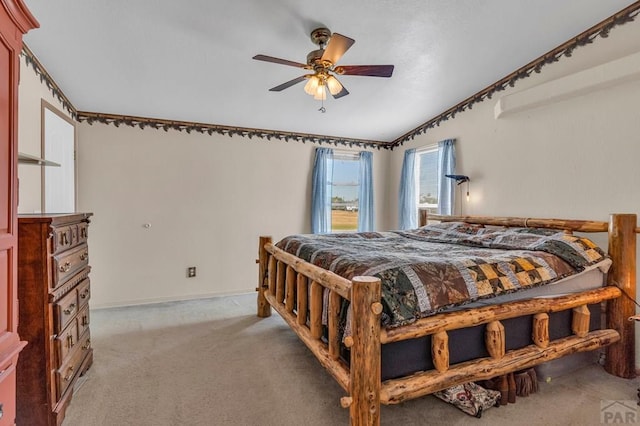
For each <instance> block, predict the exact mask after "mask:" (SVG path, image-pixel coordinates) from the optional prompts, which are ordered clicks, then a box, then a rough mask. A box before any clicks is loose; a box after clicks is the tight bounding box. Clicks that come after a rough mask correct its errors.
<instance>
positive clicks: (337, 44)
mask: <svg viewBox="0 0 640 426" xmlns="http://www.w3.org/2000/svg"><path fill="white" fill-rule="evenodd" d="M355 42H356V41H355V40H354V39H352V38H349V37H345V36H343V35H342V34H338V33H333V34H332V35H331V38H330V39H329V43H328V44H327V48H326V49H325V50H324V53H323V54H322V60H323V61H329V62H331V63H332V64H335V63H337V62H338V61H339V60H340V58H342V55H344V53H345V52H346V51H347V50H349V48H350V47H351V46H352V45H353V43H355Z"/></svg>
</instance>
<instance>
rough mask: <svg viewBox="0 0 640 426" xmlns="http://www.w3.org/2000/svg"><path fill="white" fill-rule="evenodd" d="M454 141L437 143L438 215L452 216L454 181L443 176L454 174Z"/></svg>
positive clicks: (446, 140) (448, 140)
mask: <svg viewBox="0 0 640 426" xmlns="http://www.w3.org/2000/svg"><path fill="white" fill-rule="evenodd" d="M454 142H455V139H445V140H443V141H440V142H438V214H445V215H451V214H453V210H454V209H453V205H454V204H453V203H454V195H455V185H456V181H455V180H454V179H450V178H447V177H445V175H455V174H456V151H455V148H454V144H453V143H454Z"/></svg>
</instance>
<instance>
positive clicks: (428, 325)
mask: <svg viewBox="0 0 640 426" xmlns="http://www.w3.org/2000/svg"><path fill="white" fill-rule="evenodd" d="M426 219H427V217H426V212H424V211H421V212H420V223H421V225H423V224H426ZM429 220H436V221H463V222H468V223H474V224H482V225H498V226H509V227H532V228H534V227H536V228H551V229H559V230H565V231H567V232H573V231H575V232H608V254H609V256H610V257H611V259H612V261H613V264H612V266H611V269H610V270H609V273H608V275H607V286H604V287H602V288H599V289H596V290H590V291H586V292H583V293H579V294H572V295H565V296H560V297H554V298H545V299H528V300H522V301H516V302H510V303H504V304H500V305H494V306H486V307H481V308H474V309H466V310H462V311H456V312H451V313H441V314H437V315H434V316H431V317H427V318H422V319H419V320H418V321H416V322H415V323H412V324H409V325H406V326H402V327H398V328H394V329H389V330H386V329H384V328H381V326H380V314H381V313H382V304H381V288H380V287H381V286H380V280H379V279H378V278H375V277H354V278H353V279H352V280H351V281H350V280H347V279H345V278H342V277H340V276H338V275H336V274H334V273H332V272H330V271H327V270H324V269H321V268H319V267H317V266H315V265H312V264H310V263H308V262H305V261H304V260H302V259H299V258H297V257H296V256H294V255H291V254H289V253H286V252H284V251H283V250H280V249H279V248H277V247H275V245H273V244H272V239H271V237H260V241H259V259H258V260H257V263H258V264H259V272H258V274H259V278H258V288H257V291H258V316H259V317H268V316H270V315H271V308H272V307H273V308H274V309H275V310H276V311H278V313H279V314H280V315H281V316H282V318H284V320H285V321H286V322H287V323H288V324H289V326H290V327H291V328H292V329H293V330H294V331H295V332H296V333H297V334H298V336H299V337H300V339H301V340H302V341H303V342H304V343H305V345H307V347H308V348H309V349H310V350H311V351H312V352H313V354H314V355H315V356H316V358H317V359H318V361H320V364H322V366H323V367H324V368H325V369H327V370H328V371H329V373H330V374H331V375H332V376H333V377H334V378H335V379H336V381H337V382H338V383H339V384H340V386H341V387H342V388H343V389H344V390H345V392H347V396H344V397H342V398H341V400H340V404H341V405H342V407H344V408H349V418H350V424H351V425H358V426H360V425H379V424H380V404H381V403H382V404H397V403H400V402H402V401H405V400H408V399H412V398H417V397H420V396H424V395H428V394H431V393H433V392H436V391H438V390H442V389H445V388H448V387H450V386H454V385H457V384H461V383H466V382H469V381H475V380H483V379H490V378H493V377H496V376H501V375H504V374H507V373H510V372H513V371H517V370H522V369H525V368H529V367H532V366H535V365H538V364H540V363H543V362H546V361H549V360H552V359H556V358H560V357H562V356H565V355H570V354H573V353H576V352H582V351H589V350H594V349H598V348H600V347H603V346H606V358H605V364H604V368H605V370H606V371H607V372H609V373H610V374H613V375H616V376H619V377H624V378H632V377H635V341H634V321H629V317H631V316H632V315H634V314H635V303H634V301H635V297H636V234H637V233H638V232H640V228H638V226H637V218H636V215H635V214H612V215H611V216H610V219H609V222H598V221H584V220H562V219H533V218H515V217H471V216H464V217H454V216H434V215H430V216H429ZM308 283H310V285H308ZM324 289H328V291H329V298H328V300H329V304H328V312H329V314H328V324H326V327H327V328H328V338H326V339H325V338H323V324H322V306H323V301H322V299H323V292H324ZM343 299H346V300H348V301H349V302H350V304H351V306H352V310H353V312H352V313H353V315H352V324H351V326H352V336H350V337H347V338H345V340H344V343H341V342H340V338H339V324H338V321H339V311H340V305H341V302H342V300H343ZM603 301H607V303H606V324H605V326H604V328H603V329H601V330H594V331H589V326H588V325H589V311H588V309H587V308H586V305H588V304H593V303H599V302H603ZM568 309H572V310H573V312H572V318H573V319H572V331H573V335H571V336H569V337H565V338H561V339H557V340H549V316H548V314H549V313H551V312H558V311H563V310H568ZM525 315H533V336H532V338H533V342H534V344H531V345H529V346H526V347H524V348H521V349H514V350H509V351H505V334H504V327H503V326H502V324H501V321H503V320H505V319H509V318H514V317H519V316H525ZM482 324H486V327H487V328H486V330H487V331H486V333H485V344H486V347H487V352H488V353H489V354H490V356H489V357H486V358H479V359H474V360H471V361H467V362H462V363H459V364H455V365H449V350H448V334H447V332H449V331H451V330H455V329H460V328H466V327H473V326H477V325H482ZM427 335H431V340H432V343H431V346H432V347H431V352H432V356H433V363H434V365H435V368H434V369H433V370H430V371H423V372H418V373H414V374H412V375H409V376H407V377H401V378H397V379H390V380H386V381H384V382H381V379H380V372H381V360H380V353H381V345H383V344H386V343H390V342H396V341H400V340H406V339H412V338H417V337H422V336H427ZM341 344H344V345H345V346H347V347H348V348H349V349H350V357H351V358H350V362H349V365H347V363H345V362H344V361H343V360H342V359H341V358H340V349H341Z"/></svg>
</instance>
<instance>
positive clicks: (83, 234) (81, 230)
mask: <svg viewBox="0 0 640 426" xmlns="http://www.w3.org/2000/svg"><path fill="white" fill-rule="evenodd" d="M77 226H78V244H82V243H86V242H87V239H89V224H88V223H87V222H80V223H79V224H78V225H77Z"/></svg>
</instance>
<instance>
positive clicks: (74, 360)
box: [55, 330, 91, 400]
mask: <svg viewBox="0 0 640 426" xmlns="http://www.w3.org/2000/svg"><path fill="white" fill-rule="evenodd" d="M90 348H91V336H90V335H89V332H88V330H87V333H85V334H84V335H83V336H82V338H81V339H80V341H79V342H78V345H76V347H75V348H74V350H73V351H72V352H71V354H70V356H69V357H68V358H67V359H65V363H64V364H63V365H62V366H61V367H60V368H58V369H57V370H56V371H55V380H56V400H59V399H60V397H61V396H62V395H63V394H64V391H66V390H67V388H68V387H69V385H70V384H71V383H73V381H74V379H75V377H76V376H77V375H78V373H79V371H80V367H81V366H82V361H84V359H85V357H86V356H87V355H88V353H89V350H90Z"/></svg>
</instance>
